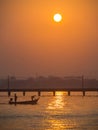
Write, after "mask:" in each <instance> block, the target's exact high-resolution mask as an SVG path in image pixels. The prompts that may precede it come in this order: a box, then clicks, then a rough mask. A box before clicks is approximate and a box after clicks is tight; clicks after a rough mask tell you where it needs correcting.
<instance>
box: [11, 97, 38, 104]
mask: <svg viewBox="0 0 98 130" xmlns="http://www.w3.org/2000/svg"><path fill="white" fill-rule="evenodd" d="M38 100H39V97H38V98H36V99H34V98H33V100H30V101H16V102H15V101H13V99H12V98H10V101H9V104H14V105H17V104H25V105H27V104H31V105H34V104H37V102H38Z"/></svg>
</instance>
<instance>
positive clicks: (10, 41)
mask: <svg viewBox="0 0 98 130" xmlns="http://www.w3.org/2000/svg"><path fill="white" fill-rule="evenodd" d="M97 12H98V2H97V0H56V1H53V0H0V76H6V75H8V74H10V75H16V76H17V75H22V76H26V75H28V76H33V75H36V74H38V75H44V76H48V75H58V76H66V75H67V76H68V75H82V74H83V75H85V76H90V77H95V78H98V33H97V26H98V23H97V18H98V13H97ZM55 13H60V14H61V15H62V17H63V19H62V21H61V22H60V23H56V22H54V20H53V15H54V14H55Z"/></svg>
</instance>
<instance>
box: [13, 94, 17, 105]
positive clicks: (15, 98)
mask: <svg viewBox="0 0 98 130" xmlns="http://www.w3.org/2000/svg"><path fill="white" fill-rule="evenodd" d="M14 101H15V104H16V102H17V96H16V93H15V94H14Z"/></svg>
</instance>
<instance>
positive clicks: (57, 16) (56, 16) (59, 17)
mask: <svg viewBox="0 0 98 130" xmlns="http://www.w3.org/2000/svg"><path fill="white" fill-rule="evenodd" d="M53 19H54V21H55V22H60V21H61V20H62V15H61V14H55V15H54V16H53Z"/></svg>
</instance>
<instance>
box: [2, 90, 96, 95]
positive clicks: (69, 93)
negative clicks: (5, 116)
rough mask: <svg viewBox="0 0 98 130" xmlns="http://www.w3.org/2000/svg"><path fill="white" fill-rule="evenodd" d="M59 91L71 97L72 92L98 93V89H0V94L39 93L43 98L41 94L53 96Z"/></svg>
mask: <svg viewBox="0 0 98 130" xmlns="http://www.w3.org/2000/svg"><path fill="white" fill-rule="evenodd" d="M57 91H64V92H67V93H68V96H70V95H71V92H82V93H83V96H85V95H86V92H98V88H40V89H0V92H7V93H8V96H11V92H23V96H25V94H26V92H37V93H38V96H41V92H53V96H55V93H56V92H57Z"/></svg>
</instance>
